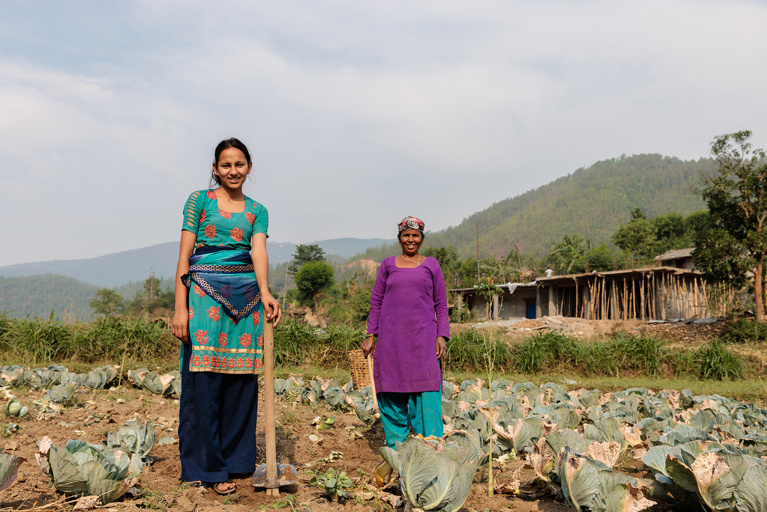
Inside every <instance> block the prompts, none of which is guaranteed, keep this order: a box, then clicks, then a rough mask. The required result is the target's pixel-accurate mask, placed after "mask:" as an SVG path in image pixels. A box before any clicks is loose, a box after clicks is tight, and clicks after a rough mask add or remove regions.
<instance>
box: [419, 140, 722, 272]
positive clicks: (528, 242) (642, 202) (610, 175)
mask: <svg viewBox="0 0 767 512" xmlns="http://www.w3.org/2000/svg"><path fill="white" fill-rule="evenodd" d="M714 170H715V163H714V162H713V161H712V160H710V159H701V160H698V161H683V160H679V159H678V158H673V157H663V156H661V155H635V156H631V157H620V158H615V159H610V160H604V161H601V162H597V163H596V164H594V165H592V166H591V167H589V168H587V169H583V168H581V169H578V170H577V171H575V172H573V173H572V174H569V175H567V176H564V177H562V178H559V179H557V180H555V181H553V182H551V183H549V184H547V185H543V186H541V187H539V188H537V189H535V190H531V191H529V192H525V193H524V194H521V195H518V196H516V197H512V198H509V199H505V200H503V201H500V202H498V203H495V204H493V205H492V206H490V207H489V208H487V209H486V210H482V211H480V212H477V213H475V214H473V215H471V216H469V217H467V218H466V219H464V220H463V222H461V224H459V225H458V226H455V227H450V228H448V229H446V230H443V231H440V232H437V233H433V234H431V235H430V236H429V237H427V244H428V245H429V246H447V245H453V246H454V247H455V248H456V249H458V251H459V253H460V255H461V257H464V258H466V257H470V256H475V255H476V251H477V249H476V248H477V245H476V225H479V247H480V258H486V257H490V256H493V257H498V256H506V255H507V254H508V253H509V251H511V250H512V248H513V247H514V245H515V244H516V245H517V247H518V248H519V250H520V251H521V252H522V253H523V254H526V255H535V254H540V255H544V254H546V253H548V251H549V250H550V249H551V245H552V244H553V243H554V242H558V241H560V240H561V239H562V236H564V235H566V234H567V235H569V234H578V235H579V236H582V237H585V238H586V239H588V240H590V241H591V244H592V246H594V245H599V244H601V243H602V242H605V243H608V244H609V243H611V240H610V237H611V236H612V234H613V233H614V232H615V230H616V229H617V228H618V227H619V226H620V225H621V224H625V223H627V222H628V221H629V220H630V218H631V211H632V210H633V209H634V208H641V209H642V210H644V212H645V213H646V214H647V216H648V217H649V218H653V217H656V216H658V215H663V214H666V213H669V212H673V211H676V212H679V213H681V214H688V213H691V212H693V211H697V210H702V209H705V204H704V203H703V201H702V200H701V199H700V197H699V196H697V195H696V194H695V192H694V189H695V188H696V187H698V186H699V185H700V174H701V173H709V174H710V173H712V172H714ZM433 222H434V219H432V223H433Z"/></svg>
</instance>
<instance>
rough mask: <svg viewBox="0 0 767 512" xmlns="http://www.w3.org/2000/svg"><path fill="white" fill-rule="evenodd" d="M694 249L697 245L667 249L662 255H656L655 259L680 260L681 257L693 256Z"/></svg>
mask: <svg viewBox="0 0 767 512" xmlns="http://www.w3.org/2000/svg"><path fill="white" fill-rule="evenodd" d="M694 250H695V247H687V248H685V249H674V250H673V251H667V252H664V253H663V254H661V255H660V256H656V257H655V261H668V260H678V259H680V258H691V257H692V251H694Z"/></svg>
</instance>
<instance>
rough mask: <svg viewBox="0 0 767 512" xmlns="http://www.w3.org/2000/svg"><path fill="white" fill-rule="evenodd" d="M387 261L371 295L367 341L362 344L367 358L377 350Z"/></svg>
mask: <svg viewBox="0 0 767 512" xmlns="http://www.w3.org/2000/svg"><path fill="white" fill-rule="evenodd" d="M384 264H385V260H384V261H383V262H381V266H380V267H378V275H376V282H375V284H374V285H373V292H372V293H371V294H370V313H369V314H368V330H367V336H366V337H365V340H364V341H363V342H362V347H361V348H362V352H363V353H364V354H365V357H367V356H368V355H369V354H370V353H371V352H373V349H374V348H375V338H376V337H377V336H378V318H379V317H380V316H381V305H382V304H383V298H384V294H385V293H386V271H385V269H384Z"/></svg>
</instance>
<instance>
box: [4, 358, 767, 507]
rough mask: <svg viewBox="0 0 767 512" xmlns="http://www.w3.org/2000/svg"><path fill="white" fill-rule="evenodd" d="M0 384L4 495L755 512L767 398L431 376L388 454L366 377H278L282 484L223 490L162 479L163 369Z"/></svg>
mask: <svg viewBox="0 0 767 512" xmlns="http://www.w3.org/2000/svg"><path fill="white" fill-rule="evenodd" d="M0 384H2V385H3V393H4V395H5V400H6V402H5V411H6V412H5V416H4V419H3V424H2V430H1V432H2V434H3V439H2V441H0V442H2V446H0V447H2V448H4V453H3V454H2V455H1V456H0V466H1V467H0V482H2V484H0V487H2V490H0V501H2V502H3V504H2V507H3V508H4V509H40V510H43V509H44V510H71V509H72V507H73V505H74V504H75V503H76V502H78V500H79V501H80V503H81V506H83V507H86V508H87V507H88V506H93V504H94V501H95V500H94V499H93V498H91V499H90V501H88V499H87V498H81V496H88V495H100V496H101V498H100V500H99V501H100V502H102V503H106V502H110V503H109V507H111V508H114V509H120V510H139V509H140V510H146V509H147V508H151V509H156V510H190V511H191V510H206V509H207V510H224V508H225V509H227V510H230V511H238V510H254V509H255V510H258V509H262V510H291V511H292V510H304V511H308V510H311V511H313V512H316V511H326V510H359V511H362V510H365V511H367V510H381V511H384V510H404V509H405V508H406V507H420V508H422V509H424V510H463V511H465V512H473V511H475V510H476V511H478V512H482V511H485V510H521V511H532V510H544V511H565V510H582V511H586V510H588V511H598V510H599V511H601V510H604V511H638V510H685V511H692V510H733V511H759V510H767V494H765V493H766V491H765V487H767V486H765V482H767V466H765V456H766V455H767V411H766V410H765V409H763V408H761V407H759V406H757V405H755V404H753V403H746V402H741V401H737V400H732V399H729V398H726V397H723V396H719V395H710V396H703V395H697V394H695V393H692V392H690V391H688V390H661V391H652V390H649V389H644V388H631V389H625V390H621V391H614V392H606V393H602V392H600V391H599V390H593V389H584V388H582V387H580V386H579V385H578V384H577V383H576V382H574V381H564V382H550V383H546V384H542V385H535V384H533V383H530V382H510V381H507V380H504V379H495V380H493V382H492V383H488V382H485V381H482V380H481V379H469V380H465V381H462V382H445V383H444V385H443V420H444V422H445V430H446V435H445V436H444V438H443V439H419V438H412V439H410V440H408V441H407V442H406V443H404V444H403V445H402V446H400V447H399V450H397V451H396V452H394V451H392V450H380V447H381V446H383V445H384V440H383V433H382V431H381V428H380V422H379V420H378V419H377V417H376V411H375V409H374V406H373V401H372V396H371V393H370V388H363V389H361V390H355V389H354V388H353V385H352V384H353V383H352V382H350V380H349V379H348V378H344V379H341V380H339V379H324V378H317V377H315V378H308V377H306V378H302V377H290V378H287V379H277V380H276V382H275V390H276V392H277V393H278V403H277V452H278V453H277V457H278V460H279V461H280V462H282V463H289V464H292V465H293V466H295V467H296V468H297V470H298V474H299V482H298V484H297V485H295V486H292V487H288V488H283V489H282V493H281V496H280V497H279V498H278V499H274V498H272V497H267V496H266V493H265V492H264V491H263V490H262V489H259V490H255V489H254V488H253V487H252V486H251V481H250V477H249V476H247V475H242V476H241V477H238V478H235V482H236V484H237V489H238V490H237V493H235V494H233V495H229V496H219V495H217V494H215V493H213V492H212V491H210V490H201V489H198V488H194V487H190V486H188V485H185V484H183V483H181V482H180V481H179V479H178V478H179V474H180V467H179V464H178V447H177V433H176V428H177V415H178V392H179V390H180V387H179V384H180V377H179V376H178V374H176V373H175V372H170V373H164V372H159V373H158V372H154V371H150V370H148V369H138V370H129V371H124V372H123V371H121V370H120V368H119V367H116V366H101V367H96V368H94V369H93V370H91V371H90V372H87V373H80V374H78V373H73V372H69V371H68V370H67V369H66V368H65V367H62V366H51V367H46V368H35V369H29V368H23V367H19V366H16V367H3V368H0ZM260 409H262V408H260ZM22 410H25V411H24V412H23V414H22ZM263 428H264V422H263V418H262V417H261V416H260V415H259V424H258V433H257V436H258V443H259V449H261V447H262V446H263V432H264V431H263ZM22 459H25V460H22ZM382 460H386V461H387V463H388V466H389V467H391V468H393V471H392V473H391V474H388V472H387V471H386V469H387V466H385V465H381V466H379V463H380V462H381V461H382ZM490 468H492V472H491V470H490ZM491 482H492V483H491ZM376 483H377V484H379V485H382V486H383V487H381V488H379V487H378V486H377V485H376ZM491 489H492V491H493V495H492V496H489V491H490V490H491Z"/></svg>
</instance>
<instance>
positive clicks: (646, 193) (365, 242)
mask: <svg viewBox="0 0 767 512" xmlns="http://www.w3.org/2000/svg"><path fill="white" fill-rule="evenodd" d="M715 170H716V164H715V162H713V161H712V160H711V159H700V160H697V161H683V160H680V159H678V158H673V157H664V156H661V155H635V156H631V157H620V158H613V159H608V160H603V161H601V162H597V163H595V164H594V165H592V166H590V167H588V168H581V169H578V170H576V171H574V172H573V173H571V174H569V175H567V176H564V177H562V178H559V179H557V180H554V181H552V182H551V183H548V184H546V185H543V186H541V187H538V188H537V189H534V190H530V191H527V192H524V193H522V194H519V195H517V196H515V197H510V198H509V199H505V200H503V201H499V202H497V203H495V204H493V205H491V206H489V207H488V208H486V209H485V210H482V211H479V212H476V213H474V214H472V215H470V216H469V217H467V218H465V219H464V220H463V221H462V222H461V223H460V224H459V225H458V226H451V227H449V228H447V229H445V230H443V231H439V232H434V233H429V234H428V236H427V237H426V245H427V246H432V247H439V246H447V245H452V246H454V247H455V248H456V249H457V250H458V252H459V254H460V255H461V257H462V258H467V257H474V256H476V254H477V252H476V248H477V239H476V232H477V231H476V230H477V226H479V246H480V251H479V256H480V258H487V257H503V256H506V255H507V254H509V252H510V251H511V250H512V248H513V247H514V246H515V245H516V246H517V247H518V248H519V250H520V251H521V252H522V253H523V254H525V255H531V256H534V255H536V254H537V255H541V256H542V255H545V254H547V253H548V252H549V250H550V249H551V245H552V244H553V243H555V242H558V241H560V240H561V239H562V236H563V235H566V234H567V235H571V234H577V235H579V236H581V237H584V238H586V239H588V240H590V241H591V243H592V245H594V246H595V245H599V244H601V243H608V244H610V243H612V241H611V236H612V234H613V233H615V231H616V230H617V229H618V227H619V226H620V225H621V224H625V223H627V222H628V221H629V220H630V218H631V211H632V210H633V209H635V208H640V209H642V210H643V211H644V212H645V213H646V214H647V216H648V217H650V218H653V217H656V216H658V215H663V214H666V213H669V212H674V211H675V212H678V213H680V214H682V215H687V214H689V213H691V212H693V211H697V210H702V209H704V208H705V204H704V203H703V201H702V199H701V198H700V197H699V196H698V195H696V194H695V192H694V190H695V188H696V187H698V186H699V184H700V177H701V175H702V174H712V173H714V172H715ZM493 186H496V185H495V184H494V185H493ZM426 220H427V222H428V223H430V224H432V225H433V224H434V223H436V221H435V220H433V219H432V220H429V219H426ZM315 243H317V244H318V245H319V246H320V247H322V248H323V250H324V251H325V252H326V253H327V255H328V256H329V260H331V261H336V262H337V261H338V259H339V258H344V259H345V258H351V257H355V259H360V258H367V259H371V260H374V261H377V262H380V261H381V260H382V259H383V257H385V256H389V255H392V254H396V253H397V252H398V249H399V248H398V247H397V246H396V240H387V239H382V238H373V239H357V238H339V239H333V240H322V241H318V242H315ZM295 247H296V245H295V244H293V243H290V242H285V243H277V242H267V248H268V251H269V259H270V263H271V264H279V263H282V262H286V261H289V260H290V258H291V257H292V255H293V253H294V252H295ZM177 258H178V242H175V241H174V242H169V243H165V244H158V245H154V246H151V247H145V248H142V249H134V250H131V251H123V252H119V253H114V254H108V255H105V256H101V257H98V258H90V259H84V260H71V261H47V262H39V263H25V264H19V265H10V266H6V267H0V276H7V277H5V278H4V277H0V295H5V296H6V297H5V298H6V300H0V311H3V310H5V311H8V310H13V311H15V312H16V313H17V314H21V315H22V316H23V315H24V314H34V315H42V316H47V315H48V314H49V313H50V310H51V309H55V312H56V314H57V316H59V317H60V318H61V317H63V315H62V311H64V310H67V311H69V310H72V311H82V310H83V308H84V307H85V306H84V305H87V302H88V301H90V298H92V297H93V295H95V292H96V290H97V289H98V288H101V287H110V288H113V287H118V286H124V287H125V289H126V291H127V289H128V288H130V289H132V290H135V289H138V288H140V286H141V283H142V282H143V281H144V280H145V279H146V278H147V277H148V276H149V274H150V272H154V274H155V276H156V277H159V278H172V277H173V275H174V274H175V265H176V260H177ZM283 272H284V269H283ZM41 274H58V275H57V276H50V275H41ZM21 276H37V277H21ZM60 276H67V278H70V279H76V280H77V281H67V280H66V278H62V279H63V280H56V279H54V278H56V277H60ZM85 283H89V284H85ZM126 283H131V284H130V285H128V286H125V285H126ZM35 287H42V288H43V289H44V290H41V291H40V292H39V293H38V291H37V290H35ZM16 289H23V290H28V291H27V292H25V293H21V292H18V293H17V292H16V291H15V290H16ZM75 289H76V290H78V291H77V293H74V292H73V290H75ZM278 289H281V288H278ZM29 290H31V291H29ZM55 296H58V297H59V299H58V300H54V298H55ZM21 303H23V304H25V306H24V307H21V306H20V304H21ZM27 308H31V309H27ZM77 316H80V315H77Z"/></svg>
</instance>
